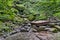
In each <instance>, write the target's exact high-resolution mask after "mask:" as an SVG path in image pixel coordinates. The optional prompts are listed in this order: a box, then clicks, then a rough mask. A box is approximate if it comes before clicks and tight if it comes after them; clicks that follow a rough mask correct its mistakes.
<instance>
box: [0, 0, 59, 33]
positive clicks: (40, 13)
mask: <svg viewBox="0 0 60 40" xmlns="http://www.w3.org/2000/svg"><path fill="white" fill-rule="evenodd" d="M49 17H57V18H58V19H60V0H0V34H2V33H3V32H10V31H12V29H11V28H14V27H17V26H20V25H21V24H23V23H25V22H26V21H34V20H47V19H48V18H49Z"/></svg>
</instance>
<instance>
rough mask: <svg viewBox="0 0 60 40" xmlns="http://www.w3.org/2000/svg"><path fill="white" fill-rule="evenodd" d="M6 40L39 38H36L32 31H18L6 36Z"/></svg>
mask: <svg viewBox="0 0 60 40" xmlns="http://www.w3.org/2000/svg"><path fill="white" fill-rule="evenodd" d="M6 40H40V39H39V38H37V37H36V35H35V34H34V33H29V32H22V33H21V32H20V33H17V34H15V35H12V36H9V37H7V38H6Z"/></svg>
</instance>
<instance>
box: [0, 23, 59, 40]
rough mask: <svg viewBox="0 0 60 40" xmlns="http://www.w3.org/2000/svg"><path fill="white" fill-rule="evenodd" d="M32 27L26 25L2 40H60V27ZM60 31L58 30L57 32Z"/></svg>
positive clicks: (15, 29)
mask: <svg viewBox="0 0 60 40" xmlns="http://www.w3.org/2000/svg"><path fill="white" fill-rule="evenodd" d="M53 26H54V25H51V24H50V25H41V26H37V25H32V26H31V23H25V24H23V25H22V26H20V27H18V28H14V30H13V31H12V32H10V33H8V34H5V35H3V36H1V37H0V40H60V32H58V30H60V26H58V25H56V26H54V27H53ZM57 29H58V30H57Z"/></svg>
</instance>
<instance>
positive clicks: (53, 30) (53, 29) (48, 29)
mask: <svg viewBox="0 0 60 40" xmlns="http://www.w3.org/2000/svg"><path fill="white" fill-rule="evenodd" d="M45 30H47V31H50V32H57V29H56V28H45Z"/></svg>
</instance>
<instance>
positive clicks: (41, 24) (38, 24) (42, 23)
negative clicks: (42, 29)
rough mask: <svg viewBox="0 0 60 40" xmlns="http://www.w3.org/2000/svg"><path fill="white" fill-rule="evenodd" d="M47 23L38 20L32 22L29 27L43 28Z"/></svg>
mask: <svg viewBox="0 0 60 40" xmlns="http://www.w3.org/2000/svg"><path fill="white" fill-rule="evenodd" d="M48 23H49V21H46V20H40V21H32V22H31V25H37V26H43V25H47V24H48Z"/></svg>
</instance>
